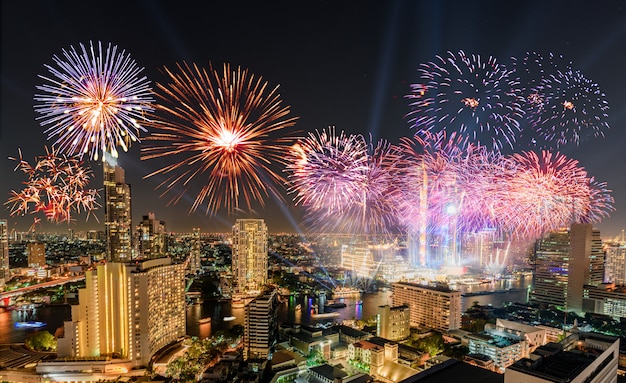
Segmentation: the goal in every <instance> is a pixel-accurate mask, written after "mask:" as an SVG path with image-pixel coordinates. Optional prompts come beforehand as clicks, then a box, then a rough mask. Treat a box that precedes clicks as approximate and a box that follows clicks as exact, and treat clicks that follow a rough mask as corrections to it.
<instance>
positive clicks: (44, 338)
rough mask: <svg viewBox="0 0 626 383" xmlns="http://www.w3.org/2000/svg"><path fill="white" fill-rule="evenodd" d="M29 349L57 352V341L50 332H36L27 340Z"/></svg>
mask: <svg viewBox="0 0 626 383" xmlns="http://www.w3.org/2000/svg"><path fill="white" fill-rule="evenodd" d="M24 343H25V344H26V346H27V347H29V348H32V349H33V350H37V351H55V350H56V349H57V340H56V339H55V338H54V335H52V334H50V333H49V332H48V331H36V332H34V333H32V334H31V335H29V336H28V338H26V341H25V342H24Z"/></svg>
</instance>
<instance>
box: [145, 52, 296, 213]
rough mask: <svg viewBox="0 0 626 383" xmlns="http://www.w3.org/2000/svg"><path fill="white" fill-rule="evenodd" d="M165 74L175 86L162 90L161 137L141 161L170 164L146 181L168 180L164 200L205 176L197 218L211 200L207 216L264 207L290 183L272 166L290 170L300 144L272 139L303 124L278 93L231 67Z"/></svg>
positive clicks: (155, 124) (156, 134) (154, 124)
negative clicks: (289, 154)
mask: <svg viewBox="0 0 626 383" xmlns="http://www.w3.org/2000/svg"><path fill="white" fill-rule="evenodd" d="M164 72H165V74H166V75H167V77H168V83H165V84H157V88H158V90H157V96H158V98H159V99H160V101H161V102H160V103H159V104H158V105H157V106H156V115H155V116H154V118H153V119H152V121H151V122H150V124H149V126H150V127H151V128H153V129H154V131H153V132H152V134H151V135H150V136H149V137H148V138H147V139H146V141H147V143H148V145H146V146H145V147H143V148H142V160H147V159H154V158H159V157H163V158H165V159H167V160H169V161H170V163H169V164H168V165H166V166H163V167H161V168H159V169H158V170H156V171H154V172H152V173H150V174H148V175H147V176H146V177H152V176H155V175H157V174H158V175H162V176H165V180H164V181H163V182H161V183H160V184H159V185H158V186H157V188H162V189H164V192H163V194H166V193H170V192H174V191H175V189H178V190H181V189H182V191H179V192H177V193H174V197H172V199H171V200H170V203H177V202H178V201H179V200H180V198H181V197H182V196H183V195H185V194H186V192H187V191H188V189H189V187H190V185H191V181H192V179H197V178H200V177H201V176H202V177H205V179H206V182H205V183H204V186H202V187H201V190H200V191H199V192H198V194H197V195H196V197H195V200H194V202H193V205H192V207H191V211H195V210H196V209H197V208H198V207H200V206H201V205H203V204H204V203H205V201H207V200H208V202H206V212H207V214H208V213H215V212H217V210H219V209H220V208H221V207H226V208H227V210H228V212H233V211H235V210H238V209H240V205H239V202H240V199H241V198H243V200H245V202H246V204H247V207H248V209H252V207H251V204H252V201H257V202H259V203H260V204H261V205H263V204H264V202H263V197H264V196H267V195H268V191H272V192H275V188H274V187H273V186H272V183H278V184H284V180H283V179H282V177H281V176H280V175H279V174H278V173H277V172H276V171H275V170H273V164H283V163H284V161H285V158H284V153H285V152H286V151H287V150H288V149H287V148H288V147H289V145H290V144H291V143H292V142H293V140H292V139H291V138H289V137H287V136H283V137H281V138H276V139H273V138H272V137H271V136H270V135H271V134H272V133H274V132H277V131H282V130H284V129H285V128H287V127H291V126H293V125H294V124H295V122H296V120H297V118H296V117H289V107H288V106H284V105H282V101H281V99H280V95H279V94H278V88H277V87H276V88H273V89H270V88H269V86H268V84H267V82H265V81H264V80H263V79H262V78H261V77H255V76H254V75H252V74H251V73H249V72H248V70H246V69H241V68H237V69H236V70H231V68H230V65H228V64H225V65H224V68H223V72H222V73H221V74H220V73H218V71H217V70H215V69H213V68H212V67H211V68H210V69H209V70H208V71H207V70H206V69H202V68H200V67H198V66H196V65H195V64H194V65H192V66H189V65H188V64H186V63H183V64H177V66H176V70H170V69H168V68H164Z"/></svg>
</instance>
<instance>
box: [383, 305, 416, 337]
mask: <svg viewBox="0 0 626 383" xmlns="http://www.w3.org/2000/svg"><path fill="white" fill-rule="evenodd" d="M376 319H377V321H376V335H377V336H379V337H381V338H385V339H389V340H394V341H397V340H404V339H407V338H408V337H409V335H411V310H410V309H409V306H406V305H402V306H395V307H390V306H389V305H385V306H378V313H377V318H376Z"/></svg>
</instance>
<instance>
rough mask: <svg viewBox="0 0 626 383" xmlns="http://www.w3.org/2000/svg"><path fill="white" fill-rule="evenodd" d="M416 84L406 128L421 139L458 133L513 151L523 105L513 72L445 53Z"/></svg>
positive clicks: (490, 60) (492, 60)
mask: <svg viewBox="0 0 626 383" xmlns="http://www.w3.org/2000/svg"><path fill="white" fill-rule="evenodd" d="M419 72H420V79H421V82H419V83H416V84H413V85H411V94H409V95H408V96H407V98H408V99H409V100H410V107H411V111H410V112H409V114H408V117H409V122H410V124H411V127H413V128H414V129H415V130H416V135H417V136H422V135H423V134H424V133H426V132H429V133H437V132H439V131H446V132H447V133H448V135H450V134H451V133H453V132H458V133H460V134H462V135H464V136H467V137H468V138H469V139H471V140H472V141H474V142H479V143H480V144H482V145H489V146H490V147H492V148H493V149H496V150H500V149H501V148H502V147H503V146H509V147H511V148H513V145H514V142H515V139H516V137H515V135H516V133H517V132H519V131H520V121H521V120H522V119H523V116H524V112H523V109H522V106H523V103H524V99H523V96H522V95H521V92H520V88H519V84H518V83H517V81H515V79H514V78H513V76H511V73H512V72H513V71H512V70H509V69H507V68H506V67H505V66H504V65H502V64H499V63H497V61H496V59H495V58H493V57H488V58H487V60H483V59H482V58H481V57H480V56H479V55H471V56H468V55H466V54H465V53H464V52H463V51H460V52H459V53H458V54H455V53H452V52H448V54H447V56H445V57H441V56H437V59H436V60H435V61H432V62H429V63H427V64H422V65H421V67H420V68H419Z"/></svg>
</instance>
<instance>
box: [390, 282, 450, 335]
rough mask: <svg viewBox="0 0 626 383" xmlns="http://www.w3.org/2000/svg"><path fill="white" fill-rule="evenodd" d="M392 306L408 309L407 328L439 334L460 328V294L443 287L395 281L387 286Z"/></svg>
mask: <svg viewBox="0 0 626 383" xmlns="http://www.w3.org/2000/svg"><path fill="white" fill-rule="evenodd" d="M391 286H392V292H393V305H394V306H401V305H406V306H408V307H409V315H410V325H411V326H414V327H422V328H430V329H434V330H438V331H441V332H446V331H449V330H455V329H458V328H459V327H461V314H462V312H461V292H460V291H458V290H451V289H449V288H447V287H443V286H423V285H419V284H414V283H406V282H398V283H394V284H392V285H391Z"/></svg>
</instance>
